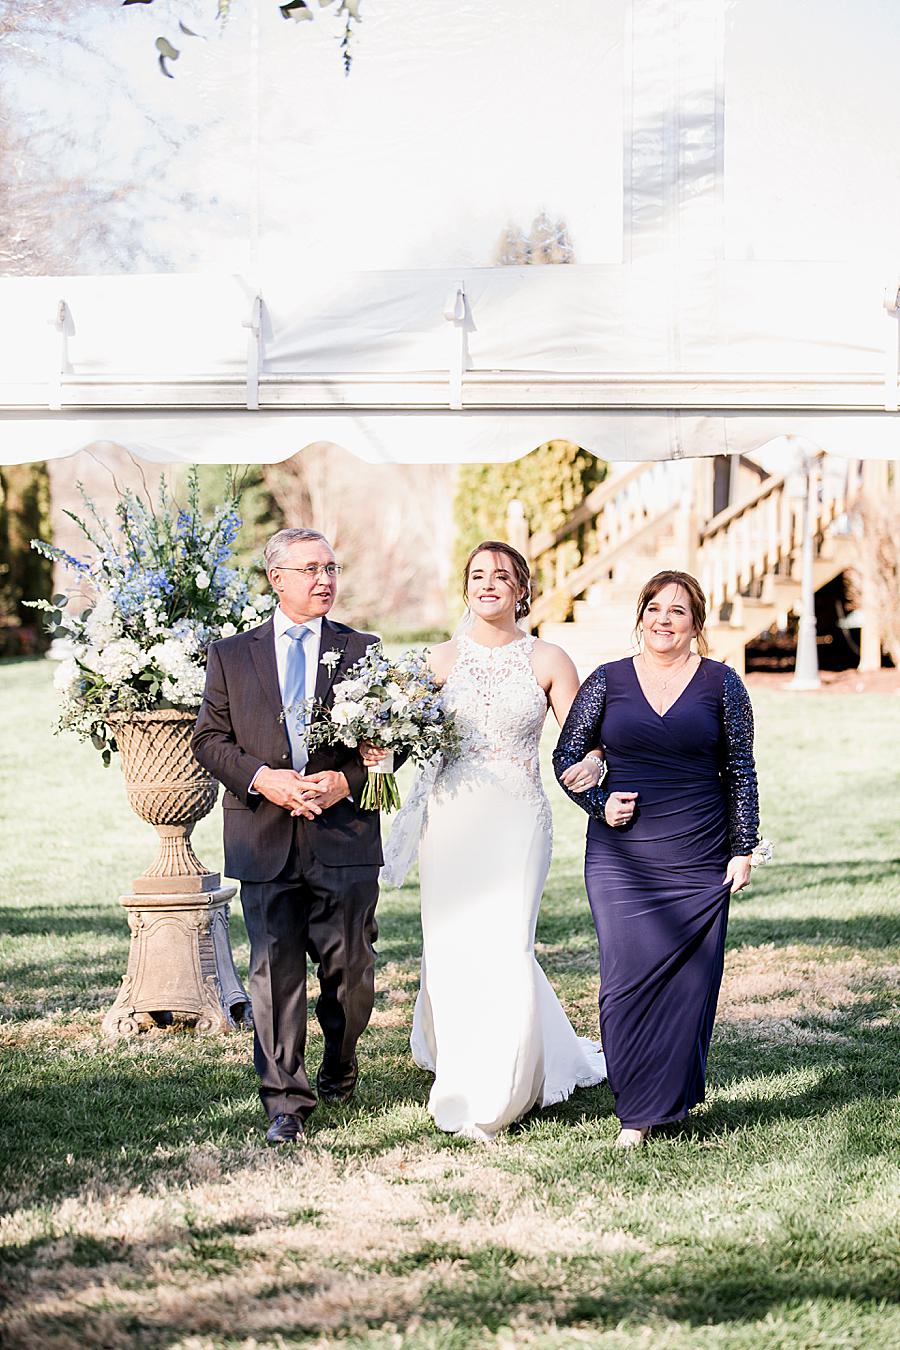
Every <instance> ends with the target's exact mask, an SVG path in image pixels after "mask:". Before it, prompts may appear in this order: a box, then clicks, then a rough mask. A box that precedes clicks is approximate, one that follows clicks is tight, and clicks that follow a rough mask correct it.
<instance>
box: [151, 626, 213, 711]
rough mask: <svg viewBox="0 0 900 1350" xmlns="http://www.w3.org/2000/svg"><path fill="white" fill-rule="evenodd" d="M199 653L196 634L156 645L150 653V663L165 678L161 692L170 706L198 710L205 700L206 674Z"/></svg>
mask: <svg viewBox="0 0 900 1350" xmlns="http://www.w3.org/2000/svg"><path fill="white" fill-rule="evenodd" d="M195 650H196V646H195V642H194V640H193V634H190V633H186V634H185V635H184V636H182V637H168V638H166V639H165V641H163V642H157V643H155V645H154V646H153V647H151V648H150V651H149V652H148V653H147V656H148V659H149V663H150V664H151V665H152V666H153V667H154V669H155V670H158V671H159V673H160V675H162V677H163V679H162V682H161V686H160V692H161V693H162V696H163V698H166V699H168V700H169V702H170V703H180V704H187V705H189V706H194V705H197V704H199V703H200V701H201V699H202V698H203V685H204V682H205V671H204V669H203V666H202V665H201V664H200V663H199V662H198V661H197V660H195V659H194V652H195Z"/></svg>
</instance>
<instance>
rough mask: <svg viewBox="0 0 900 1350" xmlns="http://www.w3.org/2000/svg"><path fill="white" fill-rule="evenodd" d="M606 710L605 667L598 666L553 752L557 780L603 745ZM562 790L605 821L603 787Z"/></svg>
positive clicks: (562, 785)
mask: <svg viewBox="0 0 900 1350" xmlns="http://www.w3.org/2000/svg"><path fill="white" fill-rule="evenodd" d="M605 707H606V667H605V666H598V667H597V669H596V670H595V671H594V673H593V675H589V676H588V677H587V679H586V680H585V682H584V684H583V685H582V686H581V688H580V689H579V691H578V693H577V694H576V695H575V702H574V703H573V704H572V707H571V708H570V709H569V715H568V717H567V718H566V724H565V726H564V727H563V729H562V732H561V733H560V737H559V740H558V742H557V745H556V749H555V750H554V751H553V772H554V773H555V774H556V777H557V779H558V778H559V776H560V774H562V773H565V771H566V769H568V768H569V767H570V766H571V765H573V764H577V763H578V761H579V760H581V759H584V756H585V755H586V754H587V753H588V751H589V750H591V749H593V747H594V746H596V745H601V744H602V743H603V738H602V736H601V735H600V723H601V722H602V721H603V709H604V708H605ZM560 787H561V788H562V790H563V792H565V793H566V795H567V796H568V797H571V798H572V801H573V802H574V803H575V805H576V806H580V807H581V809H582V810H583V811H587V813H588V815H589V816H593V818H594V819H595V820H602V821H604V822H605V817H604V815H603V808H604V806H605V805H606V801H607V798H608V797H609V793H608V792H604V791H603V788H602V786H598V787H594V788H589V789H588V791H587V792H571V791H570V790H569V789H568V788H567V787H566V786H565V784H564V783H560Z"/></svg>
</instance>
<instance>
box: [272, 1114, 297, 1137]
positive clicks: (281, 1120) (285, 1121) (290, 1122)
mask: <svg viewBox="0 0 900 1350" xmlns="http://www.w3.org/2000/svg"><path fill="white" fill-rule="evenodd" d="M302 1138H303V1121H302V1120H301V1119H300V1117H299V1116H292V1115H288V1114H285V1115H282V1116H276V1117H275V1119H274V1120H273V1121H272V1124H271V1125H270V1126H269V1128H268V1129H267V1130H266V1143H267V1144H293V1143H296V1141H297V1140H298V1139H302Z"/></svg>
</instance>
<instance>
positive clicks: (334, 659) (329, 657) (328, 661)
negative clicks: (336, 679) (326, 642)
mask: <svg viewBox="0 0 900 1350" xmlns="http://www.w3.org/2000/svg"><path fill="white" fill-rule="evenodd" d="M340 659H341V654H340V652H336V651H330V652H323V653H322V655H321V657H320V658H319V663H320V665H323V666H325V667H326V668H327V670H328V673H329V675H333V674H334V668H335V666H336V665H337V663H338V662H339V661H340Z"/></svg>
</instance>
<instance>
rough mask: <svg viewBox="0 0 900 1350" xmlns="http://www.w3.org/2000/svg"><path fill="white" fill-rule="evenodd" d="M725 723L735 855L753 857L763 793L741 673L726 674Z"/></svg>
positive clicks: (733, 851)
mask: <svg viewBox="0 0 900 1350" xmlns="http://www.w3.org/2000/svg"><path fill="white" fill-rule="evenodd" d="M722 709H723V716H724V723H725V763H724V776H725V785H726V789H727V792H728V822H729V833H730V838H731V855H732V857H737V856H738V855H739V854H743V853H751V852H752V851H753V849H754V848H755V847H756V845H757V843H758V842H759V791H758V788H757V783H756V765H755V763H754V761H753V708H752V706H751V703H750V695H749V694H748V693H747V690H746V687H745V685H744V682H743V680H742V679H741V677H740V675H738V673H737V671H735V670H732V669H731V668H730V667H729V668H728V669H727V670H726V671H725V681H724V684H723V686H722Z"/></svg>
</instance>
